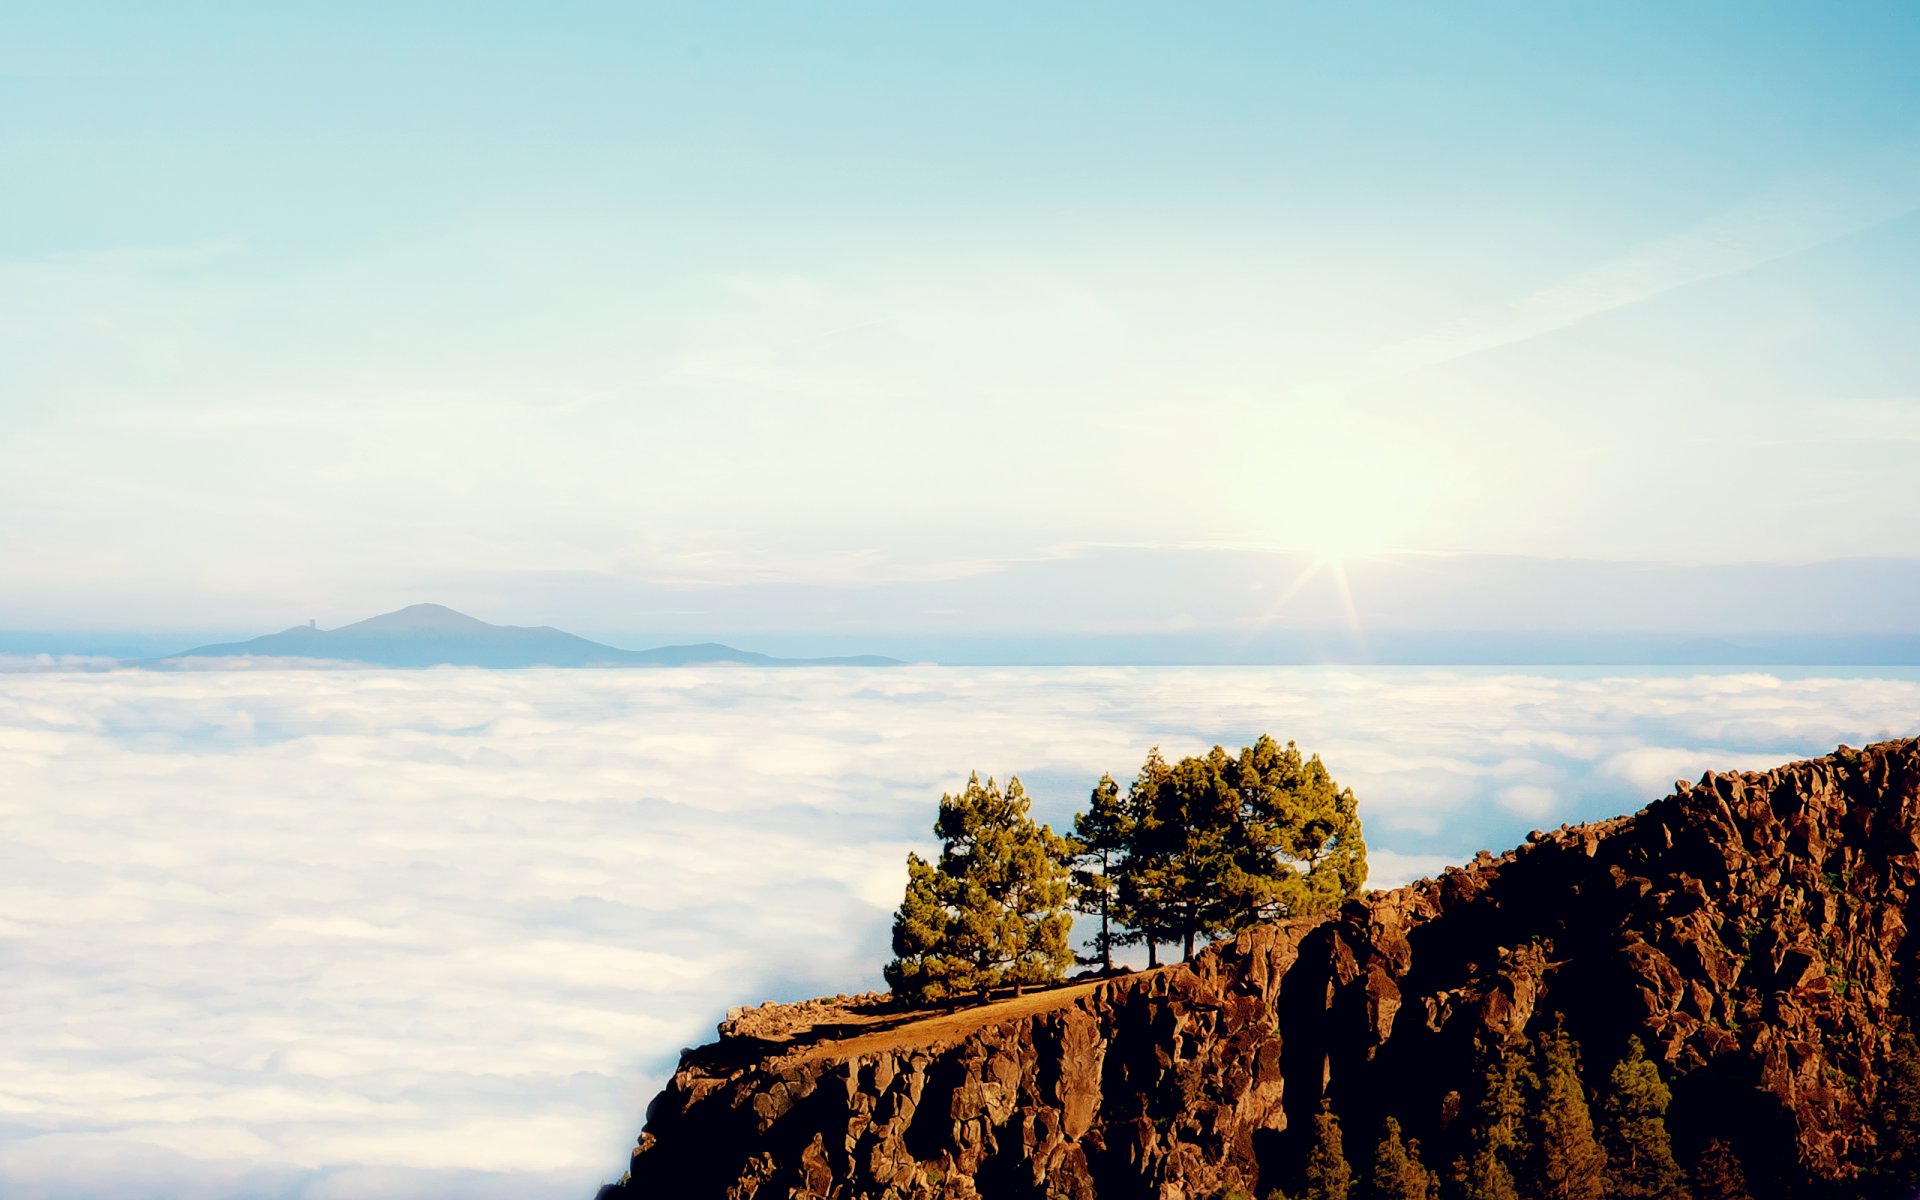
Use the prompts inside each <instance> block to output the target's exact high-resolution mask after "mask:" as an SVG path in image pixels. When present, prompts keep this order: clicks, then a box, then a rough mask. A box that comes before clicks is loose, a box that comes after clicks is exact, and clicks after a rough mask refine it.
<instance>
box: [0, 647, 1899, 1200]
mask: <svg viewBox="0 0 1920 1200" xmlns="http://www.w3.org/2000/svg"><path fill="white" fill-rule="evenodd" d="M1875 674H1876V676H1877V677H1871V678H1869V677H1857V678H1821V677H1811V676H1809V677H1802V678H1783V677H1780V676H1776V675H1772V674H1702V675H1685V674H1668V675H1639V676H1620V675H1613V674H1604V673H1601V672H1560V673H1553V672H1528V673H1503V672H1499V671H1489V670H1482V671H1445V670H1426V669H1372V670H1353V669H1315V668H1258V669H1206V670H1199V669H1040V668H1029V669H1006V670H994V669H943V668H934V667H912V668H898V669H892V670H876V671H857V670H773V671H761V670H740V669H714V670H678V671H602V672H596V671H514V672H508V671H472V670H433V671H415V672H384V671H351V672H338V671H330V672H317V671H272V670H260V671H250V672H234V673H192V674H169V673H154V672H145V671H119V672H104V673H60V672H42V673H34V674H13V675H0V1029H4V1030H5V1036H4V1038H0V1195H5V1196H7V1197H9V1198H10V1200H36V1198H46V1200H53V1198H60V1200H69V1198H80V1197H88V1198H91V1197H107V1196H113V1197H133V1198H145V1197H153V1198H156V1200H157V1198H159V1197H174V1198H178V1200H239V1198H242V1197H246V1198H249V1200H256V1198H277V1197H301V1198H305V1200H330V1198H341V1200H351V1198H360V1197H370V1198H380V1200H385V1198H407V1200H412V1198H416V1197H417V1198H420V1200H425V1198H427V1197H444V1196H450V1195H460V1196H463V1197H469V1198H489V1200H490V1198H494V1197H498V1198H500V1200H506V1198H508V1197H513V1198H515V1200H548V1198H552V1200H562V1198H565V1200H588V1197H590V1196H591V1195H592V1193H593V1189H594V1187H595V1186H596V1185H597V1184H598V1183H599V1182H600V1180H601V1179H602V1178H610V1177H612V1176H616V1175H618V1174H619V1172H620V1171H621V1170H622V1168H623V1166H624V1158H625V1148H626V1147H627V1146H629V1145H630V1144H631V1142H632V1139H633V1136H634V1134H635V1133H636V1132H637V1130H638V1127H639V1123H640V1113H641V1110H642V1109H643V1107H644V1105H645V1102H646V1100H647V1098H648V1097H649V1096H650V1095H651V1094H652V1092H653V1091H654V1090H655V1089H656V1088H657V1087H658V1086H659V1085H660V1083H661V1082H662V1081H663V1079H664V1077H665V1075H666V1074H667V1073H668V1072H669V1071H670V1070H671V1067H672V1064H673V1062H674V1059H675V1057H676V1055H677V1052H678V1050H679V1048H680V1047H681V1046H683V1045H689V1044H693V1043H696V1042H699V1041H702V1040H705V1039H707V1038H708V1037H709V1036H710V1035H711V1030H712V1025H713V1022H714V1021H715V1020H716V1019H717V1018H718V1017H719V1016H720V1015H721V1014H722V1012H723V1011H724V1010H725V1009H726V1008H727V1007H728V1006H729V1005H732V1004H735V1003H740V1002H745V1001H753V1000H758V999H761V998H764V997H770V996H771V997H780V998H797V997H800V996H804V995H812V994H819V993H832V992H839V991H859V990H864V989H866V988H868V987H872V986H877V984H878V976H879V966H880V964H881V962H882V961H883V960H884V958H885V957H886V942H887V934H888V923H889V918H890V914H891V910H892V907H893V905H894V904H895V903H897V901H898V899H899V894H900V888H901V885H902V882H903V880H904V870H903V867H902V861H903V859H904V857H905V855H906V853H907V852H908V851H909V850H910V849H916V848H917V849H922V850H927V849H930V848H931V841H932V838H931V833H930V830H929V828H928V826H929V824H930V822H931V820H932V816H933V808H934V804H935V802H936V800H937V799H938V797H939V795H940V793H941V792H942V791H943V790H949V789H953V788H955V787H957V786H958V785H959V784H960V783H961V782H963V781H964V779H965V777H966V774H967V772H969V771H970V770H974V769H978V770H979V771H981V772H982V773H983V774H988V773H991V774H995V775H998V776H1000V777H1002V778H1004V777H1005V776H1007V775H1009V774H1018V775H1020V776H1021V777H1022V778H1023V780H1024V781H1025V782H1026V784H1027V786H1028V788H1029V790H1030V791H1031V792H1032V793H1033V794H1034V795H1035V799H1036V808H1037V810H1038V812H1039V814H1040V815H1041V816H1042V817H1043V818H1045V819H1048V820H1051V821H1053V822H1055V823H1056V824H1061V823H1064V822H1065V821H1066V820H1067V819H1068V818H1069V816H1070V814H1071V812H1072V811H1073V809H1074V807H1075V806H1076V805H1077V804H1078V803H1079V802H1081V801H1083V800H1084V798H1085V796H1086V792H1087V790H1088V788H1089V786H1090V785H1091V783H1092V781H1093V780H1094V779H1095V778H1096V777H1097V776H1098V775H1099V774H1100V773H1101V772H1102V771H1110V772H1112V773H1113V774H1114V775H1115V776H1116V777H1119V778H1122V779H1124V778H1126V777H1128V776H1129V775H1131V774H1132V772H1133V771H1134V770H1135V769H1136V768H1137V766H1138V765H1139V762H1140V760H1141V758H1142V757H1143V756H1144V754H1145V752H1146V750H1147V748H1148V747H1150V746H1154V745H1158V746H1160V747H1162V748H1163V749H1164V750H1165V751H1166V752H1167V753H1168V754H1169V755H1170V756H1177V755H1179V754H1184V753H1191V752H1197V751H1200V750H1202V749H1204V748H1205V747H1207V746H1209V745H1211V744H1213V743H1215V742H1223V743H1226V744H1227V745H1229V746H1238V745H1241V744H1244V743H1245V742H1247V741H1250V740H1251V739H1252V738H1253V737H1255V736H1256V735H1257V734H1259V733H1260V732H1262V731H1271V732H1273V733H1275V734H1276V735H1278V736H1280V737H1282V738H1288V737H1291V738H1295V739H1297V740H1298V741H1299V742H1300V743H1301V745H1302V746H1303V747H1306V748H1307V749H1310V750H1315V751H1318V752H1320V753H1321V754H1322V755H1323V756H1324V758H1325V759H1326V760H1327V762H1328V764H1329V765H1330V766H1331V767H1332V769H1333V771H1334V774H1335V775H1336V776H1337V777H1338V778H1339V779H1340V780H1341V782H1343V783H1346V784H1349V785H1351V786H1352V787H1353V788H1354V790H1355V791H1356V793H1357V794H1358V795H1359V796H1360V799H1361V814H1362V817H1363V819H1364V821H1365V823H1366V831H1367V837H1368V842H1369V845H1370V846H1371V848H1372V862H1373V870H1374V882H1375V883H1376V884H1379V885H1383V886H1384V885H1390V884H1394V883H1399V882H1403V881H1405V880H1406V879H1408V878H1411V877H1413V876H1416V875H1419V874H1422V873H1426V872H1428V871H1431V870H1433V869H1435V868H1437V867H1438V866H1440V865H1442V864H1444V863H1446V862H1449V861H1456V860H1459V859H1462V858H1465V857H1467V856H1470V855H1471V854H1472V852H1473V851H1474V850H1476V849H1478V848H1480V847H1482V846H1488V847H1493V848H1502V847H1504V846H1506V845H1509V844H1511V843H1513V842H1515V841H1517V840H1518V839H1519V838H1520V837H1522V836H1524V835H1525V833H1526V832H1527V831H1528V830H1529V829H1532V828H1536V827H1547V826H1552V825H1556V824H1559V823H1560V822H1562V821H1567V820H1579V819H1586V818H1591V817H1601V816H1608V815H1612V814H1614V813H1617V812H1623V811H1629V810H1632V809H1636V808H1638V807H1640V806H1641V805H1642V804H1644V803H1645V802H1646V801H1648V800H1650V799H1653V798H1655V797H1657V796H1659V795H1662V794H1664V793H1665V792H1666V791H1667V790H1669V788H1670V786H1671V784H1672V781H1673V780H1674V779H1676V778H1681V777H1687V778H1691V777H1695V776H1697V775H1698V774H1699V773H1700V772H1701V771H1702V770H1705V769H1709V768H1715V769H1718V768H1727V767H1749V766H1764V765H1770V764H1773V763H1777V762H1781V761H1785V760H1788V759H1791V758H1796V757H1804V756H1807V755H1811V754H1817V753H1823V752H1825V751H1827V750H1830V749H1832V748H1833V747H1834V746H1835V745H1836V744H1838V743H1841V742H1847V743H1850V744H1855V745H1858V744H1862V743H1865V742H1868V741H1872V740H1877V739H1882V738H1887V737H1894V736H1904V735H1909V734H1913V733H1915V732H1920V672H1914V671H1886V672H1878V673H1875Z"/></svg>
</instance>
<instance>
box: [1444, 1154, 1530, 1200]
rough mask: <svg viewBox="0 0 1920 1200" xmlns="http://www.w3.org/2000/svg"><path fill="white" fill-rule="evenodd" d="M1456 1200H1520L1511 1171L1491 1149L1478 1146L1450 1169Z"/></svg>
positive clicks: (1517, 1186) (1518, 1190) (1518, 1189)
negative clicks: (1451, 1170) (1457, 1199)
mask: <svg viewBox="0 0 1920 1200" xmlns="http://www.w3.org/2000/svg"><path fill="white" fill-rule="evenodd" d="M1453 1185H1454V1194H1455V1195H1456V1196H1457V1197H1458V1198H1459V1200H1520V1188H1519V1185H1517V1184H1515V1183H1514V1181H1513V1172H1512V1171H1511V1170H1509V1169H1508V1168H1507V1164H1506V1162H1505V1161H1504V1160H1503V1159H1502V1158H1501V1157H1500V1155H1499V1153H1498V1152H1496V1151H1495V1150H1494V1149H1493V1147H1492V1146H1485V1145H1483V1146H1480V1147H1479V1148H1477V1149H1475V1150H1474V1151H1473V1152H1472V1153H1471V1154H1469V1155H1468V1156H1467V1157H1465V1158H1463V1159H1461V1160H1460V1161H1458V1162H1456V1163H1455V1164H1454V1166H1453Z"/></svg>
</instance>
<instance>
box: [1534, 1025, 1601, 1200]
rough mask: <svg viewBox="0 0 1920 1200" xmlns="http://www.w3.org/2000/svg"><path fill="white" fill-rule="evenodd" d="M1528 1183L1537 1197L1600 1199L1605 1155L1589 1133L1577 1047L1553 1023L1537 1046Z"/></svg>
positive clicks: (1588, 1112) (1590, 1125)
mask: <svg viewBox="0 0 1920 1200" xmlns="http://www.w3.org/2000/svg"><path fill="white" fill-rule="evenodd" d="M1532 1184H1533V1186H1532V1187H1531V1188H1529V1189H1528V1195H1529V1196H1531V1197H1537V1198H1538V1200H1606V1195H1607V1155H1606V1151H1604V1150H1602V1149H1601V1148H1600V1142H1599V1140H1598V1139H1596V1138H1595V1137H1594V1133H1593V1113H1592V1111H1591V1110H1590V1109H1589V1108H1588V1107H1587V1093H1586V1088H1585V1087H1584V1086H1582V1084H1581V1082H1580V1049H1579V1047H1578V1046H1576V1045H1574V1043H1573V1039H1572V1038H1570V1037H1568V1036H1567V1033H1566V1030H1564V1029H1560V1028H1556V1029H1554V1031H1553V1032H1552V1033H1551V1034H1549V1035H1548V1036H1547V1037H1546V1039H1545V1041H1543V1042H1542V1044H1541V1047H1540V1105H1539V1117H1538V1124H1537V1132H1536V1134H1535V1138H1534V1169H1533V1171H1532Z"/></svg>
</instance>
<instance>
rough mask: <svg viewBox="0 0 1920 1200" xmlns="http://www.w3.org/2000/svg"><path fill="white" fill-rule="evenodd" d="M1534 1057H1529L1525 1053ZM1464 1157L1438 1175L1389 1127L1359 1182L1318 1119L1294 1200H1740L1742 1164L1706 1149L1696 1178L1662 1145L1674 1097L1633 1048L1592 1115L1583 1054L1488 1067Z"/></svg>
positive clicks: (1332, 1121) (1536, 1055) (1548, 1046)
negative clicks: (1583, 1077)
mask: <svg viewBox="0 0 1920 1200" xmlns="http://www.w3.org/2000/svg"><path fill="white" fill-rule="evenodd" d="M1530 1049H1531V1053H1529V1050H1530ZM1479 1082H1480V1087H1479V1094H1478V1097H1477V1100H1476V1103H1475V1104H1474V1106H1473V1108H1472V1109H1471V1110H1470V1111H1469V1112H1466V1113H1463V1114H1462V1115H1463V1116H1464V1117H1465V1118H1466V1119H1467V1121H1468V1127H1467V1133H1466V1139H1465V1143H1466V1144H1465V1148H1464V1149H1463V1151H1462V1152H1461V1153H1460V1155H1459V1156H1458V1157H1457V1158H1455V1159H1454V1161H1453V1162H1452V1163H1451V1164H1447V1168H1446V1171H1445V1173H1444V1175H1442V1174H1441V1173H1439V1172H1437V1171H1436V1170H1434V1169H1432V1168H1430V1167H1429V1166H1428V1165H1427V1164H1426V1163H1425V1162H1423V1161H1422V1157H1421V1147H1420V1143H1419V1142H1418V1141H1417V1140H1411V1139H1404V1138H1403V1137H1402V1135H1401V1130H1400V1124H1399V1122H1398V1121H1396V1120H1394V1119H1393V1118H1391V1117H1389V1118H1388V1119H1387V1120H1386V1122H1385V1123H1384V1126H1383V1128H1382V1129H1381V1131H1380V1134H1379V1137H1378V1140H1377V1142H1376V1144H1375V1147H1374V1151H1373V1154H1372V1155H1371V1156H1370V1157H1368V1158H1367V1159H1366V1160H1365V1170H1364V1172H1357V1171H1356V1170H1355V1169H1354V1167H1353V1165H1352V1164H1351V1163H1350V1161H1349V1160H1348V1158H1347V1154H1346V1148H1345V1141H1344V1138H1343V1135H1342V1131H1341V1128H1340V1120H1339V1118H1338V1117H1336V1116H1335V1115H1334V1114H1333V1112H1332V1110H1331V1109H1330V1108H1327V1107H1325V1106H1323V1107H1322V1108H1321V1111H1320V1113H1319V1114H1318V1115H1317V1116H1316V1117H1315V1119H1314V1125H1313V1130H1312V1139H1313V1140H1312V1146H1311V1149H1310V1150H1309V1152H1308V1156H1307V1162H1306V1167H1305V1171H1304V1173H1303V1175H1302V1184H1303V1186H1302V1188H1301V1190H1300V1191H1299V1193H1298V1194H1297V1195H1295V1196H1294V1197H1292V1200H1443V1198H1444V1200H1520V1198H1521V1197H1527V1198H1528V1200H1687V1198H1688V1197H1691V1198H1692V1200H1745V1198H1746V1197H1747V1196H1748V1192H1747V1184H1746V1177H1745V1175H1744V1173H1743V1172H1742V1169H1741V1165H1740V1160H1739V1158H1738V1157H1737V1156H1736V1155H1735V1154H1734V1153H1733V1151H1732V1149H1731V1148H1730V1147H1728V1146H1727V1144H1726V1143H1724V1142H1717V1141H1716V1142H1710V1143H1708V1145H1707V1147H1706V1149H1705V1151H1704V1152H1703V1153H1702V1154H1701V1156H1700V1158H1699V1160H1698V1162H1696V1163H1695V1165H1694V1169H1693V1170H1692V1172H1691V1173H1689V1172H1686V1171H1683V1170H1682V1169H1681V1166H1680V1163H1679V1162H1678V1160H1676V1158H1675V1157H1674V1152H1673V1144H1672V1140H1671V1139H1670V1138H1669V1137H1668V1134H1667V1121H1666V1117H1667V1106H1668V1104H1669V1103H1670V1102H1671V1101H1672V1093H1671V1091H1670V1090H1669V1089H1668V1087H1667V1085H1666V1082H1665V1081H1664V1080H1663V1079H1662V1078H1661V1077H1660V1068H1659V1065H1658V1064H1657V1063H1655V1062H1654V1061H1653V1060H1651V1059H1649V1058H1648V1057H1647V1055H1646V1051H1645V1048H1644V1047H1642V1046H1641V1044H1640V1042H1639V1040H1638V1039H1634V1040H1632V1041H1631V1042H1629V1043H1628V1047H1627V1053H1626V1054H1625V1055H1624V1056H1623V1057H1622V1058H1621V1059H1620V1061H1619V1063H1618V1064H1616V1065H1615V1066H1614V1068H1613V1071H1612V1073H1611V1074H1610V1075H1609V1077H1608V1079H1607V1089H1606V1091H1605V1092H1604V1093H1602V1095H1601V1097H1600V1104H1599V1111H1598V1113H1596V1112H1595V1111H1594V1108H1593V1106H1592V1105H1590V1104H1589V1103H1588V1099H1587V1092H1586V1088H1585V1086H1584V1085H1583V1084H1582V1083H1581V1067H1580V1049H1579V1047H1578V1045H1576V1044H1575V1043H1574V1041H1573V1040H1572V1039H1571V1038H1570V1037H1568V1036H1567V1034H1566V1033H1565V1031H1564V1030H1561V1029H1557V1028H1556V1029H1555V1030H1553V1031H1552V1032H1551V1033H1549V1034H1547V1035H1546V1036H1545V1037H1544V1038H1542V1039H1541V1040H1540V1043H1539V1045H1538V1046H1535V1047H1529V1046H1527V1045H1526V1044H1524V1043H1516V1044H1510V1045H1506V1046H1501V1047H1498V1048H1496V1049H1494V1050H1492V1051H1489V1052H1488V1053H1487V1055H1486V1056H1485V1059H1484V1062H1483V1066H1482V1071H1481V1076H1480V1081H1479Z"/></svg>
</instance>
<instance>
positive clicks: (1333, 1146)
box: [1297, 1100, 1353, 1200]
mask: <svg viewBox="0 0 1920 1200" xmlns="http://www.w3.org/2000/svg"><path fill="white" fill-rule="evenodd" d="M1303 1182H1304V1183H1305V1185H1306V1186H1305V1188H1304V1189H1303V1190H1302V1191H1301V1193H1300V1195H1299V1196H1298V1197H1297V1200H1347V1195H1348V1193H1350V1192H1351V1191H1352V1190H1353V1168H1352V1167H1350V1166H1348V1165H1347V1150H1346V1145H1345V1142H1344V1140H1343V1139H1342V1138H1341V1136H1340V1118H1339V1117H1336V1116H1334V1115H1333V1108H1332V1106H1331V1105H1329V1104H1328V1103H1327V1102H1326V1101H1324V1100H1322V1101H1321V1102H1320V1111H1319V1112H1317V1113H1315V1114H1314V1117H1313V1149H1312V1150H1309V1151H1308V1152H1307V1169H1306V1171H1305V1172H1304V1173H1303Z"/></svg>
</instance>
